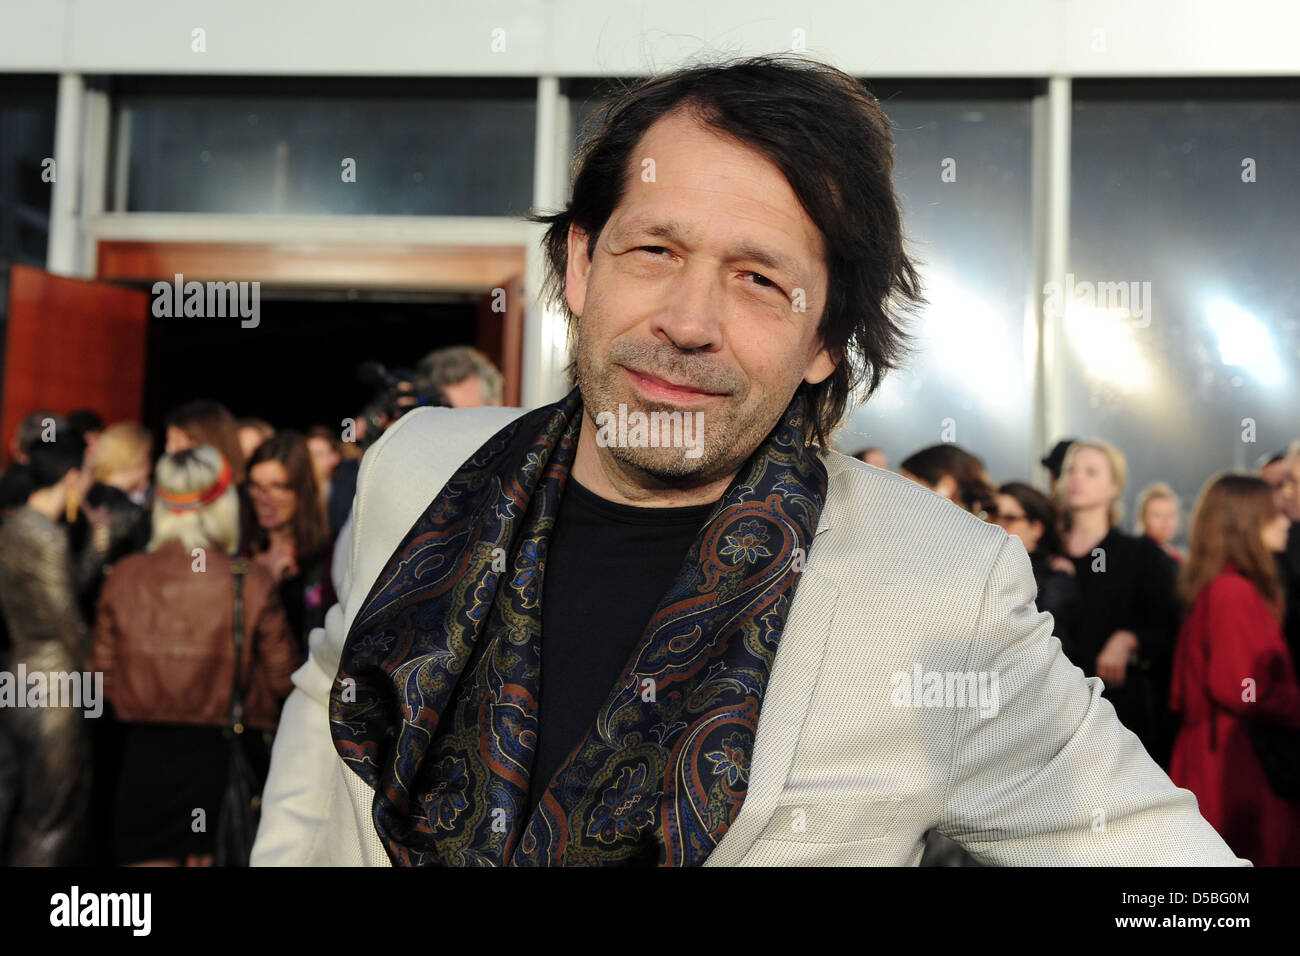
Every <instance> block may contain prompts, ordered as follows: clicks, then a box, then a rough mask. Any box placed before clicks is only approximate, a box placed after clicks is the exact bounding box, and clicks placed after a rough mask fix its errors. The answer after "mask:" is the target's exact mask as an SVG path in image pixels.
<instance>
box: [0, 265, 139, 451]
mask: <svg viewBox="0 0 1300 956" xmlns="http://www.w3.org/2000/svg"><path fill="white" fill-rule="evenodd" d="M148 331H149V293H147V292H143V291H141V290H138V289H127V288H123V287H122V286H117V285H111V284H110V283H107V282H91V281H88V280H85V279H69V278H66V277H64V276H56V275H53V274H51V273H49V272H43V271H42V270H40V269H32V268H30V267H28V266H14V267H13V269H12V271H11V272H10V274H9V322H8V328H7V330H6V335H5V367H4V394H3V398H2V399H0V446H3V447H2V449H0V455H3V456H4V457H5V458H7V457H8V454H9V440H10V437H11V436H12V435H13V433H14V429H15V428H17V427H18V423H19V422H20V421H21V420H22V418H23V416H24V415H27V414H30V413H31V412H33V411H36V410H37V409H39V408H48V409H50V410H51V411H53V412H55V413H56V414H60V415H65V414H67V413H68V412H70V411H73V410H75V409H78V408H89V409H93V410H94V411H96V412H98V413H99V414H100V415H101V416H102V417H103V419H104V422H105V424H110V425H111V424H112V423H113V422H117V421H140V415H141V411H142V405H143V398H144V363H145V351H146V348H147V344H148ZM5 464H6V465H7V464H8V462H7V461H6V462H5Z"/></svg>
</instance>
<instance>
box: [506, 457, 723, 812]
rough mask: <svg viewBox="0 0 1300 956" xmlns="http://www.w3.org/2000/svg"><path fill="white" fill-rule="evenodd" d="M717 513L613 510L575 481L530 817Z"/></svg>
mask: <svg viewBox="0 0 1300 956" xmlns="http://www.w3.org/2000/svg"><path fill="white" fill-rule="evenodd" d="M713 508H714V505H713V504H704V505H693V506H690V507H685V508H638V507H634V506H631V505H622V504H616V503H615V502H612V501H606V500H605V499H604V498H601V497H600V496H599V495H596V494H594V493H593V492H591V491H589V490H587V489H586V488H584V487H583V486H582V485H580V484H578V482H577V480H576V479H574V478H573V476H569V479H568V481H567V482H566V484H565V489H564V497H563V499H562V500H561V502H560V511H559V516H558V518H557V520H556V523H555V530H554V531H553V532H552V535H551V544H550V550H549V552H548V554H547V557H546V567H545V570H544V572H543V578H542V663H541V668H542V674H541V700H540V702H539V705H538V706H539V719H538V740H537V756H536V760H535V762H534V764H533V772H532V778H531V789H530V792H529V804H528V809H529V814H530V815H531V814H532V811H533V810H534V809H535V808H536V806H537V804H538V803H539V802H540V801H541V799H542V795H543V794H544V793H545V792H546V788H547V786H548V785H549V784H550V782H551V777H553V776H554V775H555V772H556V771H557V770H559V769H560V766H561V764H563V763H564V761H565V759H566V758H567V757H568V756H569V753H570V751H572V750H573V748H574V747H576V746H577V745H578V743H579V742H580V741H581V740H582V738H583V736H584V735H585V734H586V732H587V730H588V728H589V727H591V726H592V724H593V723H594V722H595V719H596V713H597V711H598V710H599V709H600V708H601V706H602V705H604V703H605V701H606V699H607V698H608V697H609V693H610V691H611V690H612V689H613V687H614V682H615V681H616V680H618V678H619V677H620V676H621V675H622V673H623V668H624V667H625V666H626V665H627V663H628V659H629V658H630V657H631V655H632V652H633V651H634V650H635V649H636V647H637V645H638V644H639V643H640V641H641V636H642V635H643V634H644V633H645V628H646V624H648V623H649V621H650V615H652V614H653V613H654V612H655V609H656V608H657V607H658V606H659V602H660V601H661V600H662V599H663V596H664V594H665V593H666V592H667V591H668V588H669V587H670V586H671V585H672V583H673V580H674V579H675V578H676V577H677V573H678V571H680V570H681V566H682V561H683V559H684V558H685V557H686V552H687V550H688V549H689V548H690V546H691V543H692V542H693V541H694V540H695V536H696V535H697V534H699V531H700V529H701V528H702V527H703V526H704V522H705V521H706V520H707V519H708V517H709V514H710V512H712V510H713Z"/></svg>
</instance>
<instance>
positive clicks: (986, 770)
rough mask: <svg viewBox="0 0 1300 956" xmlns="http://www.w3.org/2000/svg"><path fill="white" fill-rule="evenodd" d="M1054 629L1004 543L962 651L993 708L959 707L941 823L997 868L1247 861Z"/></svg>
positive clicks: (1012, 548) (1011, 546)
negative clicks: (1064, 648) (984, 683)
mask: <svg viewBox="0 0 1300 956" xmlns="http://www.w3.org/2000/svg"><path fill="white" fill-rule="evenodd" d="M1051 627H1052V619H1051V617H1050V616H1049V615H1047V614H1042V613H1039V612H1038V611H1037V610H1036V609H1035V607H1034V581H1033V576H1032V574H1031V572H1030V568H1029V561H1028V558H1027V557H1026V556H1025V552H1024V549H1023V547H1021V546H1020V544H1019V542H1018V541H1017V540H1015V539H1014V538H1007V539H1006V540H1005V541H1003V543H1002V545H1001V548H1000V550H999V552H998V555H997V557H996V559H995V560H994V563H993V566H992V569H991V571H990V572H989V575H988V578H987V580H986V582H985V586H984V591H983V594H982V596H981V598H980V608H979V616H978V622H977V624H976V630H975V634H974V637H973V639H972V641H971V644H970V649H969V653H968V658H967V660H968V664H967V666H968V667H969V668H970V669H971V670H973V671H975V672H980V671H983V672H986V673H987V675H988V677H987V680H988V682H989V686H995V687H996V688H997V690H996V691H995V695H996V697H995V700H996V705H995V706H994V707H992V708H988V709H987V711H985V709H980V710H977V709H975V708H957V709H956V714H955V716H954V721H955V723H954V735H953V752H952V759H951V762H950V766H949V778H948V783H947V789H946V791H945V795H944V809H943V817H942V820H941V822H940V825H939V827H938V829H939V830H940V831H941V832H943V833H944V834H945V835H947V836H949V837H951V838H952V839H954V840H956V841H957V842H959V843H961V844H962V845H963V846H964V847H965V848H966V850H967V852H969V853H970V854H971V855H972V856H974V857H975V858H976V859H977V860H979V861H981V862H983V863H987V864H992V865H1000V866H1052V865H1057V866H1059V865H1090V866H1158V865H1170V866H1232V865H1249V863H1248V862H1247V861H1245V860H1239V859H1237V857H1235V856H1234V855H1233V853H1232V851H1231V850H1230V849H1229V848H1228V846H1227V844H1226V843H1224V842H1223V840H1222V838H1220V836H1219V835H1218V833H1216V832H1215V831H1214V829H1213V828H1212V827H1211V826H1210V824H1209V823H1207V822H1206V821H1205V819H1204V818H1203V817H1202V816H1201V815H1200V813H1199V812H1198V810H1197V804H1196V798H1195V797H1194V796H1193V795H1192V794H1191V792H1190V791H1187V790H1181V789H1179V788H1177V787H1175V786H1174V784H1173V782H1172V781H1170V779H1169V777H1168V776H1166V775H1165V773H1164V771H1162V770H1161V769H1160V767H1159V766H1158V765H1157V764H1156V763H1155V761H1153V760H1152V759H1151V758H1150V757H1149V756H1148V755H1147V752H1146V750H1145V749H1143V747H1142V744H1141V743H1140V742H1139V741H1138V738H1137V737H1136V736H1134V735H1133V734H1132V733H1131V732H1130V731H1129V730H1127V729H1126V728H1125V727H1124V726H1123V725H1122V724H1121V723H1120V722H1119V720H1118V718H1117V717H1116V716H1115V709H1114V707H1113V706H1112V705H1111V703H1110V702H1109V701H1107V700H1105V699H1104V698H1103V697H1102V696H1101V692H1102V683H1101V681H1100V680H1099V679H1098V678H1096V677H1092V678H1085V677H1084V675H1083V671H1081V670H1079V668H1077V667H1075V666H1074V665H1073V664H1071V663H1070V662H1069V660H1068V659H1067V658H1066V657H1065V655H1064V654H1063V653H1062V652H1061V645H1060V641H1058V640H1057V639H1056V638H1054V637H1053V636H1052V633H1051ZM994 681H996V684H994V683H993V682H994ZM982 713H984V715H983V716H981V714H982Z"/></svg>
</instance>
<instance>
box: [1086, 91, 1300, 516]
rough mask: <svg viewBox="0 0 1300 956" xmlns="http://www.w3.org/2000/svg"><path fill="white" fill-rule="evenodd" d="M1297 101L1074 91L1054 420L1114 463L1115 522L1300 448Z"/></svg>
mask: <svg viewBox="0 0 1300 956" xmlns="http://www.w3.org/2000/svg"><path fill="white" fill-rule="evenodd" d="M1295 92H1296V91H1295V90H1294V89H1290V90H1289V92H1286V93H1285V95H1284V93H1283V91H1279V90H1277V89H1276V88H1274V90H1273V92H1272V93H1270V92H1269V91H1268V88H1267V87H1265V88H1263V89H1261V88H1260V87H1259V86H1258V85H1255V86H1248V85H1243V84H1241V83H1234V82H1228V83H1226V84H1225V83H1224V82H1222V81H1216V82H1215V83H1214V84H1213V86H1212V87H1210V86H1207V87H1205V88H1203V89H1196V88H1192V87H1189V85H1188V84H1186V83H1181V84H1177V85H1175V86H1169V85H1166V84H1157V85H1154V86H1144V87H1140V88H1138V89H1136V90H1135V89H1134V88H1133V87H1132V86H1127V85H1126V86H1124V87H1117V86H1116V85H1115V84H1113V83H1112V84H1110V85H1107V84H1103V83H1100V82H1093V83H1088V84H1084V83H1080V84H1076V92H1075V96H1076V102H1075V104H1074V109H1073V133H1072V165H1071V190H1070V193H1071V219H1070V223H1071V229H1070V231H1071V236H1070V239H1071V241H1070V260H1069V263H1070V272H1069V274H1068V275H1067V281H1066V282H1062V291H1063V292H1067V291H1071V292H1072V295H1069V296H1065V295H1063V296H1062V304H1063V306H1064V314H1065V320H1064V324H1065V341H1066V342H1067V345H1068V352H1067V355H1066V361H1065V373H1066V382H1065V398H1066V406H1065V412H1066V422H1067V430H1068V432H1069V433H1070V435H1069V437H1084V436H1098V437H1101V438H1104V439H1106V440H1108V441H1110V442H1112V443H1114V444H1115V445H1117V446H1118V447H1119V448H1120V449H1121V450H1122V451H1123V452H1124V453H1125V454H1126V456H1127V458H1128V465H1129V482H1128V487H1127V489H1126V494H1125V504H1126V520H1125V525H1126V527H1129V528H1131V527H1132V519H1133V518H1134V517H1135V516H1134V515H1133V514H1132V507H1133V504H1134V501H1135V499H1136V497H1137V495H1138V493H1139V492H1140V491H1141V490H1142V488H1143V487H1145V486H1146V485H1147V484H1149V483H1151V482H1153V481H1158V480H1159V481H1167V482H1168V483H1169V484H1170V485H1172V486H1173V488H1174V490H1175V491H1177V492H1178V494H1179V495H1180V496H1181V497H1182V499H1183V501H1184V504H1185V505H1186V506H1188V507H1190V505H1191V504H1192V503H1193V501H1194V499H1195V497H1196V495H1197V493H1198V492H1199V490H1200V488H1201V486H1202V485H1203V484H1204V483H1205V481H1206V480H1208V479H1209V478H1210V477H1211V476H1212V475H1213V474H1215V473H1216V472H1219V471H1222V470H1229V469H1231V470H1253V468H1254V467H1255V465H1256V462H1257V459H1258V458H1259V457H1260V456H1261V455H1264V454H1267V453H1270V452H1274V451H1277V450H1280V449H1282V448H1283V447H1285V445H1286V444H1287V443H1288V442H1289V441H1291V440H1292V439H1294V438H1296V437H1300V421H1298V420H1297V418H1296V415H1295V409H1296V407H1297V399H1300V394H1297V392H1298V389H1297V384H1298V382H1300V376H1298V375H1297V372H1300V352H1298V349H1300V312H1297V309H1296V303H1297V302H1298V301H1300V270H1297V264H1300V229H1297V228H1296V223H1297V222H1300V191H1298V190H1297V189H1296V188H1295V170H1296V169H1297V158H1298V157H1300V101H1297V97H1296V95H1295ZM1227 94H1231V95H1232V96H1233V98H1232V99H1227V98H1225V95H1227ZM1120 97H1123V98H1122V99H1121V98H1120ZM1125 297H1126V298H1127V301H1125ZM1060 437H1067V436H1060Z"/></svg>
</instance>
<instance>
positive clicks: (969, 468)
mask: <svg viewBox="0 0 1300 956" xmlns="http://www.w3.org/2000/svg"><path fill="white" fill-rule="evenodd" d="M898 467H899V470H900V471H910V472H911V473H912V474H914V475H916V477H918V478H920V479H921V480H922V481H924V482H925V483H926V484H927V485H929V486H930V487H931V488H933V487H934V486H935V485H937V484H938V483H939V482H940V481H941V480H942V479H943V478H945V477H949V478H952V479H953V481H955V482H956V483H957V499H958V502H959V503H960V504H961V506H962V507H963V508H965V509H966V510H967V511H969V512H970V513H971V514H979V513H980V511H982V510H985V509H987V508H988V506H989V505H990V504H991V503H992V502H993V494H994V492H993V486H992V485H990V484H989V483H988V481H987V480H986V478H985V473H984V462H982V461H980V460H979V459H978V458H976V457H975V456H974V455H972V454H971V453H970V452H968V451H966V449H964V448H962V447H960V446H959V445H954V444H953V443H951V442H940V443H939V444H937V445H930V446H928V447H926V448H922V449H921V450H920V451H917V452H913V453H912V454H911V455H909V456H908V457H907V458H904V459H903V460H902V461H901V462H899V465H898Z"/></svg>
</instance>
